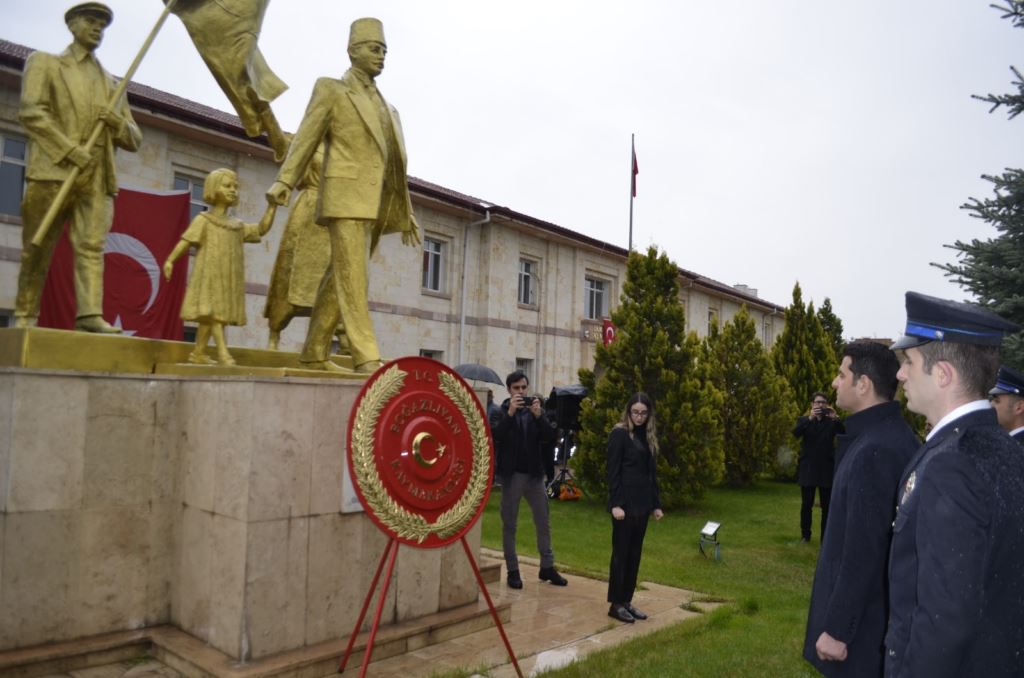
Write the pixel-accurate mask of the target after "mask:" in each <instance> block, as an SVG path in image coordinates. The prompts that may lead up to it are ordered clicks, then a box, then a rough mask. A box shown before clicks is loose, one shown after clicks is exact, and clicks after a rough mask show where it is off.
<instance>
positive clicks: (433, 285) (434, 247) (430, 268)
mask: <svg viewBox="0 0 1024 678" xmlns="http://www.w3.org/2000/svg"><path fill="white" fill-rule="evenodd" d="M444 254H445V243H444V242H442V241H440V240H435V239H434V238H424V239H423V289H425V290H430V291H431V292H443V291H444V275H443V271H444V263H445V262H444V258H445V257H444Z"/></svg>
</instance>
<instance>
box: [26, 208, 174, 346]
mask: <svg viewBox="0 0 1024 678" xmlns="http://www.w3.org/2000/svg"><path fill="white" fill-rule="evenodd" d="M188 215H189V195H188V193H186V192H176V193H146V192H143V191H132V190H128V189H124V188H122V189H120V190H119V191H118V193H117V197H116V198H115V199H114V224H113V226H111V229H110V233H108V234H107V243H106V246H105V247H104V248H103V264H104V266H103V269H104V270H103V317H104V318H105V319H106V321H107V322H109V323H110V324H112V325H116V326H117V327H120V328H122V329H123V330H124V333H125V334H128V335H135V336H137V337H149V338H151V339H173V340H178V341H180V340H181V337H182V330H183V329H184V323H183V322H182V320H181V317H180V315H181V303H182V300H183V299H184V298H185V280H186V278H187V277H188V275H187V274H188V257H181V258H180V259H178V261H176V262H175V264H174V275H173V276H171V281H170V282H167V281H165V280H164V278H163V274H162V273H161V271H160V268H161V267H162V266H163V263H164V260H165V259H167V256H168V255H169V254H170V253H171V250H172V249H174V246H175V245H176V244H177V243H178V240H180V239H181V234H182V233H184V232H185V229H186V228H188ZM73 261H74V253H73V252H72V250H71V243H70V242H69V241H68V231H67V226H66V225H65V228H64V232H63V233H62V234H61V236H60V240H58V241H57V246H56V248H55V249H54V253H53V259H52V261H51V262H50V272H49V273H48V274H47V276H46V286H45V287H44V288H43V297H42V304H41V306H40V310H39V325H40V327H53V328H56V329H63V330H69V329H72V328H73V327H74V326H75V283H74V278H73V274H72V266H73Z"/></svg>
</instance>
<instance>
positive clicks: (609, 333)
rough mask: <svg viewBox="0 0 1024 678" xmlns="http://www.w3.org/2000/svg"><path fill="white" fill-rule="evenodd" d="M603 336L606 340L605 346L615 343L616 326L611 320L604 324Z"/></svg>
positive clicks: (608, 319) (605, 321) (603, 322)
mask: <svg viewBox="0 0 1024 678" xmlns="http://www.w3.org/2000/svg"><path fill="white" fill-rule="evenodd" d="M601 324H602V327H601V335H602V337H603V339H604V345H605V346H607V345H608V344H610V343H612V342H613V341H615V325H613V324H612V321H611V318H605V319H604V320H603V321H602V322H601Z"/></svg>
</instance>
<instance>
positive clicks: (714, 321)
mask: <svg viewBox="0 0 1024 678" xmlns="http://www.w3.org/2000/svg"><path fill="white" fill-rule="evenodd" d="M713 327H714V328H717V327H718V309H717V308H709V309H708V334H711V328H713Z"/></svg>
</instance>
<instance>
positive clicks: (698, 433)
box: [572, 247, 723, 506]
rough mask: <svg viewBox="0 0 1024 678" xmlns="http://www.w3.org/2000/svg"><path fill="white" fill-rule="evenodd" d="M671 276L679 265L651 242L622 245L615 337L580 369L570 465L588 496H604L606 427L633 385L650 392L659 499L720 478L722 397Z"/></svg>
mask: <svg viewBox="0 0 1024 678" xmlns="http://www.w3.org/2000/svg"><path fill="white" fill-rule="evenodd" d="M678 281H679V269H678V268H677V267H676V265H675V264H673V263H672V262H671V261H670V260H669V259H668V256H666V255H665V254H663V253H662V254H659V253H658V250H657V249H656V248H654V247H651V248H650V249H649V250H648V251H647V254H646V255H643V254H640V253H637V252H630V254H629V260H628V262H627V265H626V280H625V283H624V284H623V290H622V302H621V304H620V305H619V308H618V309H616V310H615V311H614V312H613V313H612V322H613V323H614V324H615V341H614V342H612V343H611V344H610V345H608V346H603V345H600V344H599V345H598V346H597V354H596V361H595V362H596V368H597V370H596V371H597V373H596V374H595V372H593V371H591V370H586V369H583V370H580V381H581V382H582V383H583V385H584V386H586V387H587V389H588V390H589V391H590V395H589V396H588V397H587V398H586V399H584V401H583V407H582V410H581V414H580V421H581V426H582V430H581V432H580V436H579V448H578V449H577V451H576V454H575V455H573V457H572V466H573V470H574V472H575V475H576V478H577V480H578V481H579V482H580V483H581V484H582V486H583V489H584V490H585V491H586V492H587V493H588V494H590V495H592V496H595V497H604V496H607V478H606V466H605V455H606V446H607V441H608V434H609V433H610V431H611V429H612V427H613V426H614V425H615V423H616V422H617V421H619V419H620V417H621V416H622V412H623V411H624V410H625V405H626V400H627V399H628V398H629V396H630V395H632V394H633V393H635V392H636V391H644V392H645V393H647V394H648V395H649V396H651V398H652V399H653V401H654V405H655V410H656V413H657V426H658V441H659V444H660V447H661V450H660V454H659V457H658V483H659V486H660V489H661V501H662V504H663V505H665V506H672V505H679V504H682V503H684V502H686V501H688V500H690V499H694V498H697V497H699V496H700V495H701V494H702V493H703V491H704V489H705V488H707V487H708V486H709V485H712V484H714V483H716V482H717V481H718V480H719V479H720V478H721V473H722V464H723V461H722V424H721V419H720V416H719V410H720V408H721V405H722V396H721V394H720V393H719V392H718V390H717V389H715V387H714V385H713V384H712V383H711V381H710V379H709V374H708V371H707V366H706V365H705V364H704V361H701V360H700V356H701V342H700V340H699V339H697V336H696V335H695V334H693V333H691V334H689V335H687V333H686V322H685V316H684V314H683V307H682V304H681V303H680V301H679V282H678Z"/></svg>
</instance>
